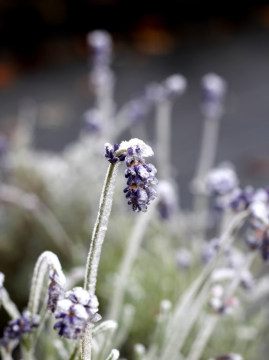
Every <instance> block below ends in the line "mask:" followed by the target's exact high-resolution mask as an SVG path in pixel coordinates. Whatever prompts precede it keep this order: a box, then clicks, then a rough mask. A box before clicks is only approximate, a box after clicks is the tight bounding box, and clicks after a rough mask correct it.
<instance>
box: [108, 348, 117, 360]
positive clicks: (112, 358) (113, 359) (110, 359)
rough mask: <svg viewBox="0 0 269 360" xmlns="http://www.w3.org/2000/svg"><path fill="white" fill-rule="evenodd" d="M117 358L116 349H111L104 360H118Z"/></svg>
mask: <svg viewBox="0 0 269 360" xmlns="http://www.w3.org/2000/svg"><path fill="white" fill-rule="evenodd" d="M119 357H120V353H119V351H118V350H116V349H113V350H111V353H110V354H109V355H108V357H107V358H106V360H118V358H119Z"/></svg>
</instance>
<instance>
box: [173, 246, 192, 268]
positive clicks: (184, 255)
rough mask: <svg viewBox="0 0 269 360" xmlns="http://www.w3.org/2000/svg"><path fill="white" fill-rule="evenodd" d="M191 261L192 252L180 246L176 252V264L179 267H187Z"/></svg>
mask: <svg viewBox="0 0 269 360" xmlns="http://www.w3.org/2000/svg"><path fill="white" fill-rule="evenodd" d="M192 261H193V258H192V254H191V252H190V251H189V250H187V249H184V248H181V249H179V250H178V251H177V252H176V264H177V266H178V267H179V268H180V269H184V270H186V269H189V268H190V266H191V265H192Z"/></svg>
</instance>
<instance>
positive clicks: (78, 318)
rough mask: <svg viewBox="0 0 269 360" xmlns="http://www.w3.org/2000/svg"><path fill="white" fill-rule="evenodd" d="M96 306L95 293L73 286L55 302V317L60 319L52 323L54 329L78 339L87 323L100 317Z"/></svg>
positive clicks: (61, 334)
mask: <svg viewBox="0 0 269 360" xmlns="http://www.w3.org/2000/svg"><path fill="white" fill-rule="evenodd" d="M98 306H99V302H98V299H97V297H96V296H95V295H90V294H89V292H88V291H86V290H85V289H83V288H81V287H75V288H74V289H73V290H71V291H68V292H67V293H66V295H65V298H64V299H61V300H59V301H58V302H57V309H56V312H55V318H56V319H60V320H59V321H58V322H57V323H56V324H55V325H54V329H55V330H57V331H58V334H59V335H60V336H63V337H65V338H67V339H80V338H81V337H82V336H83V334H84V332H85V328H86V325H87V324H89V323H91V324H92V323H95V322H97V321H99V320H100V319H101V316H100V315H99V314H98V313H97V311H98Z"/></svg>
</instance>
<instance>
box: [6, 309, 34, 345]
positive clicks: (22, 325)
mask: <svg viewBox="0 0 269 360" xmlns="http://www.w3.org/2000/svg"><path fill="white" fill-rule="evenodd" d="M38 325H39V316H38V315H35V316H33V315H32V314H31V313H30V311H28V310H24V311H23V313H22V315H21V317H20V318H18V319H15V320H11V321H9V323H8V325H7V327H6V328H5V329H4V333H3V337H2V338H1V339H0V344H1V345H2V346H4V347H8V345H9V343H10V341H13V340H20V339H21V337H22V335H23V334H29V333H32V332H33V331H34V329H35V328H37V327H38Z"/></svg>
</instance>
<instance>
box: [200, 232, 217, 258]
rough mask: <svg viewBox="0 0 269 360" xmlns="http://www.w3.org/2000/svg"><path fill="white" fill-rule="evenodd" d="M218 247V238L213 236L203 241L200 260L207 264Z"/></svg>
mask: <svg viewBox="0 0 269 360" xmlns="http://www.w3.org/2000/svg"><path fill="white" fill-rule="evenodd" d="M218 249H219V239H218V238H213V239H211V240H210V241H209V242H207V243H205V244H204V246H203V250H202V261H203V262H204V263H205V264H207V263H209V262H210V261H211V260H212V259H213V257H214V256H215V254H216V252H217V251H218Z"/></svg>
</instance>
